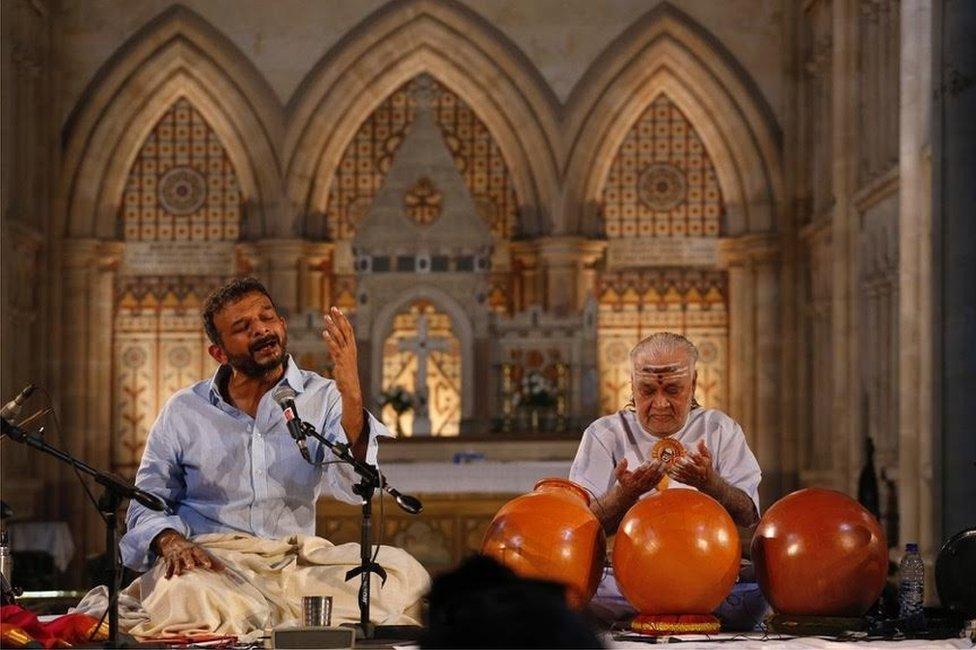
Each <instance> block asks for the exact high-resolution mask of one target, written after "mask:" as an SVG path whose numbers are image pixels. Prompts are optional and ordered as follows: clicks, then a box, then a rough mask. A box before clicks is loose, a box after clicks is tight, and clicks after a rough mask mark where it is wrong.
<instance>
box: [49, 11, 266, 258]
mask: <svg viewBox="0 0 976 650" xmlns="http://www.w3.org/2000/svg"><path fill="white" fill-rule="evenodd" d="M180 96H184V97H186V98H187V99H188V100H189V101H190V102H191V103H192V104H193V105H194V106H195V107H196V108H197V110H199V111H200V113H201V114H202V115H203V116H204V118H205V119H206V120H207V121H208V123H209V124H210V125H211V127H212V128H213V129H214V131H215V132H216V133H217V135H218V137H219V138H220V139H221V142H222V144H223V145H224V147H225V148H226V150H227V153H228V155H229V157H230V159H231V160H232V162H233V163H234V166H235V168H236V169H237V173H238V177H239V179H240V183H241V190H242V192H243V193H244V195H245V196H246V197H247V199H248V202H249V204H250V205H249V206H248V209H249V212H250V214H249V218H248V221H249V224H248V226H247V227H248V231H247V232H246V233H245V236H246V237H247V236H250V237H253V236H259V235H262V234H264V235H271V236H273V235H278V236H281V224H280V222H281V219H280V217H279V215H278V214H277V212H278V210H279V209H280V205H281V200H280V196H281V189H280V187H281V174H280V167H281V166H280V164H279V161H278V157H277V155H276V153H275V146H274V143H275V142H276V141H278V140H279V139H280V137H281V134H282V132H283V126H282V122H281V106H280V104H279V102H278V100H277V98H276V97H275V95H274V92H273V91H272V90H271V88H270V86H268V84H267V83H266V81H265V80H264V79H263V78H262V77H261V75H260V73H258V71H257V70H256V68H254V66H253V65H251V64H250V62H248V61H247V58H246V56H245V55H244V54H243V53H242V52H240V50H238V49H237V48H236V47H235V46H234V45H233V44H231V43H230V41H228V40H227V39H226V38H225V37H224V36H222V35H221V34H219V33H218V32H217V31H216V30H215V29H214V28H213V27H212V26H210V25H209V23H207V22H206V21H204V20H203V18H201V17H200V16H198V15H197V14H195V13H193V12H192V11H190V10H189V9H186V8H185V7H182V6H180V5H176V6H174V7H172V8H171V9H168V10H167V11H165V12H163V13H162V14H161V15H159V16H158V17H157V18H156V19H155V20H153V21H152V22H150V23H149V24H148V25H147V26H146V27H144V28H143V29H142V30H141V31H140V32H139V33H137V34H136V35H134V36H133V37H132V38H130V39H129V40H128V41H127V42H126V44H125V45H123V46H122V47H121V48H120V49H119V50H118V51H117V52H116V54H115V55H113V57H112V58H111V59H110V60H109V61H108V62H107V63H105V65H104V66H103V67H102V69H101V70H100V71H99V72H98V74H97V75H96V76H95V79H94V80H93V81H92V82H91V84H90V85H89V87H88V88H87V89H86V91H85V93H84V95H83V97H82V100H81V101H80V102H79V104H78V106H77V108H76V109H75V111H74V112H73V113H72V114H71V116H70V117H69V119H68V121H67V123H66V125H65V128H64V140H65V157H64V162H63V166H62V176H61V188H60V189H61V195H62V196H64V197H66V198H65V205H64V212H63V215H62V219H63V221H62V222H61V223H60V224H59V231H60V232H61V233H63V234H64V235H65V236H68V237H95V238H100V239H113V238H115V236H116V234H115V233H116V219H117V218H118V202H119V200H120V197H121V195H122V188H123V186H124V183H125V179H126V174H127V172H128V169H129V167H130V166H131V164H132V161H133V160H134V158H135V156H136V155H137V153H138V151H139V147H140V146H141V145H142V142H143V141H144V139H145V137H146V135H147V134H148V133H149V132H150V131H151V130H152V128H153V126H154V125H155V124H156V121H158V119H159V118H160V116H161V115H162V114H163V113H164V112H165V111H166V109H167V108H169V106H170V105H172V103H173V102H174V101H175V100H176V99H177V98H178V97H180Z"/></svg>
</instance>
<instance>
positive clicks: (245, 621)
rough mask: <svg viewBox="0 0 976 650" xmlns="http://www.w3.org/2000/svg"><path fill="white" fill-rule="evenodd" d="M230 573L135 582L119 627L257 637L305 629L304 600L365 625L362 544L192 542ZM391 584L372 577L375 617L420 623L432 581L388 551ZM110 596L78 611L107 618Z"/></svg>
mask: <svg viewBox="0 0 976 650" xmlns="http://www.w3.org/2000/svg"><path fill="white" fill-rule="evenodd" d="M193 541H194V542H195V543H197V544H199V545H200V546H201V547H203V548H204V549H206V550H207V552H209V553H211V554H212V555H214V556H215V557H217V558H219V559H220V561H221V562H223V563H224V565H225V566H226V567H227V568H226V569H225V570H224V571H220V572H215V571H208V570H204V569H196V570H193V571H189V572H187V573H184V574H183V575H180V576H174V577H172V578H169V579H167V578H166V577H165V575H166V573H165V571H166V569H165V565H164V563H163V562H161V561H160V562H157V563H156V565H155V566H154V567H153V568H152V570H150V571H149V572H147V573H145V574H144V575H142V576H140V577H139V578H138V579H136V580H134V581H133V582H132V584H131V585H129V586H128V587H126V589H125V590H124V591H123V592H122V594H121V595H120V598H119V611H120V617H119V627H120V628H121V629H122V631H123V632H127V633H129V634H132V635H134V636H137V637H154V636H163V635H196V634H219V635H234V636H237V637H241V638H254V637H256V636H258V635H260V634H261V633H262V632H264V631H266V630H270V629H271V628H273V627H276V626H279V625H287V624H292V623H299V622H300V621H301V616H302V605H301V600H302V596H332V624H333V625H339V624H342V623H352V622H358V621H359V605H358V600H357V595H358V590H359V584H360V579H359V577H358V576H357V577H356V578H354V579H353V580H350V581H349V582H346V579H345V578H346V572H347V571H349V570H350V569H353V568H355V567H356V566H358V565H359V545H358V544H343V545H341V546H335V545H333V544H332V543H331V542H329V541H327V540H324V539H322V538H320V537H306V536H302V535H296V536H292V537H287V538H284V539H278V540H266V539H260V538H257V537H252V536H249V535H241V534H210V535H201V536H199V537H196V538H194V539H193ZM376 561H377V563H379V564H380V565H381V566H382V567H383V568H384V569H385V570H386V573H387V580H386V583H385V584H381V581H380V579H379V578H378V577H376V576H375V575H374V576H372V577H371V583H370V587H371V600H370V617H371V620H372V622H373V623H375V624H378V625H419V624H420V608H421V600H422V598H423V597H424V596H425V595H426V593H427V592H428V591H429V589H430V575H429V574H428V573H427V570H426V569H424V568H423V566H421V565H420V563H419V562H417V560H415V559H414V558H413V557H412V556H410V555H409V554H408V553H407V552H406V551H403V550H401V549H398V548H394V547H391V546H382V547H380V550H379V555H378V556H377V558H376ZM107 602H108V600H107V590H106V588H105V587H98V588H96V589H94V590H92V591H91V592H89V593H88V595H86V596H85V598H84V599H83V600H82V601H81V603H79V605H78V607H77V608H76V610H75V611H81V612H84V613H87V614H90V615H92V616H101V615H102V613H103V612H104V611H105V608H106V606H107Z"/></svg>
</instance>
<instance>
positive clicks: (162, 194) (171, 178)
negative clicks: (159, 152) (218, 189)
mask: <svg viewBox="0 0 976 650" xmlns="http://www.w3.org/2000/svg"><path fill="white" fill-rule="evenodd" d="M206 199H207V179H205V178H204V177H203V174H201V173H200V172H198V171H197V170H195V169H193V168H192V167H174V168H173V169H171V170H169V171H168V172H166V173H165V174H163V177H162V178H161V179H159V204H160V205H161V206H163V209H164V210H166V211H167V212H169V213H170V214H176V215H183V214H193V213H194V212H196V211H197V210H199V209H200V208H201V207H203V202H204V201H206Z"/></svg>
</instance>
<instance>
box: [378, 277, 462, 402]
mask: <svg viewBox="0 0 976 650" xmlns="http://www.w3.org/2000/svg"><path fill="white" fill-rule="evenodd" d="M421 299H424V300H429V301H431V302H432V303H434V304H435V305H437V307H438V308H439V309H443V310H444V312H445V313H446V314H447V315H448V316H450V318H451V324H452V325H453V326H454V334H455V336H457V338H458V341H460V343H461V378H462V381H461V386H462V391H461V418H462V419H465V418H470V417H471V416H472V414H473V413H474V400H475V396H474V389H475V372H474V365H475V359H474V328H473V327H472V324H471V319H470V317H469V316H468V314H467V312H466V311H465V309H464V307H463V306H462V305H461V304H460V303H459V302H458V301H457V300H455V299H454V298H452V297H451V296H450V295H449V294H447V293H446V292H444V291H442V290H441V289H438V288H437V287H430V286H415V287H413V288H411V289H410V290H408V291H405V292H403V293H402V294H401V295H400V298H399V299H398V300H395V301H393V302H388V303H386V304H385V305H383V308H382V309H380V310H379V311H378V312H377V313H376V316H375V317H374V318H373V322H372V324H371V326H370V330H369V332H370V334H369V336H370V351H371V354H370V359H371V362H370V364H371V368H370V394H371V395H379V394H380V391H381V390H382V387H381V385H380V384H381V382H382V380H383V343H384V342H385V341H386V337H388V336H389V335H390V332H391V331H392V329H393V318H394V317H395V316H396V315H397V314H398V313H400V311H401V310H403V309H404V308H406V307H407V306H409V305H410V303H412V302H414V301H416V300H421Z"/></svg>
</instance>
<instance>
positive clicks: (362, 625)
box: [302, 422, 423, 639]
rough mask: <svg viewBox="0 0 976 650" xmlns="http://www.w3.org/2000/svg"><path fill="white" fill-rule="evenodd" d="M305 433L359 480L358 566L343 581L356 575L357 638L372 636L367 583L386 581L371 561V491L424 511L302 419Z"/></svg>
mask: <svg viewBox="0 0 976 650" xmlns="http://www.w3.org/2000/svg"><path fill="white" fill-rule="evenodd" d="M302 427H303V429H304V432H305V435H307V436H309V437H311V438H315V439H316V440H318V441H319V442H321V443H322V444H323V445H325V446H326V447H328V448H329V449H330V450H331V451H332V453H333V454H335V456H336V458H338V459H339V460H341V461H343V462H345V463H347V464H349V465H352V468H353V469H354V470H355V471H356V473H357V474H358V475H359V483H357V484H356V485H353V486H352V491H353V492H354V493H355V494H357V495H358V496H360V497H361V498H362V500H363V505H362V525H361V527H360V536H359V566H358V567H356V568H355V569H350V570H349V571H347V572H346V581H347V582H348V581H349V580H352V579H353V578H355V577H356V576H357V575H358V576H359V577H360V582H359V625H358V626H356V632H357V633H356V638H361V639H372V638H375V636H376V626H374V625H373V624H372V623H371V622H370V620H369V601H370V584H369V575H370V574H371V573H375V574H376V575H377V576H379V578H380V580H381V583H380V584H386V569H384V568H383V567H382V566H380V565H379V564H378V563H376V562H374V561H373V557H372V550H373V549H372V546H373V542H372V539H373V493H374V492H376V489H377V488H381V489H383V490H384V491H385V492H387V493H389V494H391V495H392V496H393V498H394V499H395V500H396V503H397V505H398V506H400V508H401V509H403V510H404V511H406V512H408V513H410V514H412V515H416V514H419V513H420V511H421V510H423V504H422V503H421V502H420V500H419V499H417V498H415V497H412V496H410V495H408V494H401V493H400V492H398V491H396V490H395V489H393V487H391V486H390V485H389V484H388V483H387V482H386V477H384V476H383V475H381V474H380V473H379V470H377V469H376V467H375V466H373V465H370V464H369V463H365V462H363V461H361V460H359V459H358V458H356V457H355V456H353V455H352V452H351V451H349V445H347V444H345V443H342V442H333V441H331V440H329V439H327V438H326V437H325V436H323V435H321V434H320V433H319V432H318V431H316V430H315V427H314V426H312V425H311V424H309V423H308V422H302Z"/></svg>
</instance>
